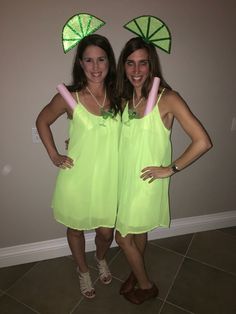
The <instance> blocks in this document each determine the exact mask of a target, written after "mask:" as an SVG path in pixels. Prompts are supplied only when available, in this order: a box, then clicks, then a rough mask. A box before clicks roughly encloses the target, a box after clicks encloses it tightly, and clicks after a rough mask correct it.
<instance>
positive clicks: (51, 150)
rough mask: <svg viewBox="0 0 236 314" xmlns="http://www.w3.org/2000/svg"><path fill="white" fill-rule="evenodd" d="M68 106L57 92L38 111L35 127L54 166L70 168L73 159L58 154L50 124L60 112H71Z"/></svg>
mask: <svg viewBox="0 0 236 314" xmlns="http://www.w3.org/2000/svg"><path fill="white" fill-rule="evenodd" d="M68 110H69V109H68V106H67V104H66V103H65V101H64V99H63V98H62V97H61V95H59V94H57V95H55V96H54V97H53V99H52V100H51V102H50V103H49V104H48V105H46V106H45V107H44V108H43V110H42V111H41V112H40V113H39V115H38V117H37V120H36V127H37V130H38V133H39V136H40V138H41V140H42V142H43V144H44V146H45V148H46V150H47V152H48V155H49V157H50V159H51V160H52V162H53V164H54V165H55V166H58V167H61V168H63V169H64V168H70V167H72V166H73V160H72V159H71V158H69V157H67V156H64V155H60V154H59V153H58V151H57V148H56V145H55V142H54V139H53V134H52V132H51V129H50V125H51V124H52V123H54V122H55V121H56V120H57V119H58V118H59V117H60V116H61V115H62V114H64V113H66V112H67V114H71V113H70V112H69V111H68Z"/></svg>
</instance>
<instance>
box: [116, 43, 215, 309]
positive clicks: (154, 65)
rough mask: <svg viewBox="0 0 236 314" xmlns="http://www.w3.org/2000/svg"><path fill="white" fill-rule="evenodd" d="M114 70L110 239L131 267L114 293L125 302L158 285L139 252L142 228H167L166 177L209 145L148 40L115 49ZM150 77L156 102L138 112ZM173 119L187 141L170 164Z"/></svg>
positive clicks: (152, 292)
mask: <svg viewBox="0 0 236 314" xmlns="http://www.w3.org/2000/svg"><path fill="white" fill-rule="evenodd" d="M117 73H118V74H117V76H118V80H117V81H118V83H117V88H118V92H119V95H120V97H121V98H122V99H123V107H124V111H123V115H122V131H121V138H120V153H119V162H120V167H119V173H120V179H119V200H118V203H119V206H118V216H117V222H116V229H117V231H116V241H117V243H118V244H119V246H120V247H121V248H122V249H123V251H124V253H125V255H126V258H127V260H128V262H129V265H130V267H131V270H132V272H131V274H130V276H129V277H128V279H127V280H126V281H125V282H124V283H123V284H122V286H121V289H120V293H121V294H123V295H124V297H125V298H126V299H128V300H129V301H130V302H132V303H135V304H140V303H142V302H144V301H146V300H148V299H150V298H154V297H156V296H157V295H158V288H157V287H156V285H155V284H154V283H152V282H151V280H150V279H149V278H148V275H147V272H146V270H145V265H144V251H145V247H146V244H147V232H148V231H150V230H152V229H154V228H156V227H168V226H169V223H170V218H169V201H168V186H169V178H170V177H171V176H172V175H173V174H174V173H176V172H178V171H180V170H182V169H183V168H185V167H187V166H188V165H190V164H191V163H192V162H193V161H195V160H196V159H197V158H199V157H200V156H201V155H202V154H203V153H205V152H206V151H207V150H208V149H210V147H211V142H210V139H209V137H208V135H207V134H206V132H205V131H204V128H203V127H202V126H201V124H200V123H199V122H198V120H197V119H196V118H195V117H194V115H193V114H192V113H191V112H190V110H189V109H188V107H187V105H186V103H185V102H184V100H183V99H182V98H181V97H180V96H179V95H178V94H177V93H176V92H174V91H172V90H171V88H170V87H169V86H168V84H167V83H166V82H165V81H164V79H163V77H162V75H161V71H160V65H159V62H158V56H157V52H156V49H155V47H154V46H153V45H152V44H151V43H147V42H145V41H144V40H143V39H142V38H133V39H131V40H129V41H128V42H127V44H126V45H125V47H124V48H123V50H122V52H121V55H120V58H119V61H118V72H117ZM155 76H158V77H159V78H160V87H159V92H158V95H157V101H156V105H155V106H154V108H153V110H152V111H151V112H150V113H149V114H148V115H146V116H144V113H145V108H146V103H147V96H148V94H149V91H150V88H151V85H152V81H153V78H154V77H155ZM174 118H176V119H177V120H178V121H179V123H180V125H181V126H182V128H183V130H184V131H185V132H186V134H187V135H188V136H189V137H190V140H191V143H190V145H189V146H188V147H187V149H186V150H185V151H184V152H183V154H182V155H181V156H180V157H179V158H177V159H176V160H175V161H174V162H171V142H170V134H171V128H172V124H173V121H174ZM136 284H138V288H137V289H135V287H136Z"/></svg>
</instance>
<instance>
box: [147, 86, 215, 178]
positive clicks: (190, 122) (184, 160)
mask: <svg viewBox="0 0 236 314" xmlns="http://www.w3.org/2000/svg"><path fill="white" fill-rule="evenodd" d="M162 101H163V103H162V104H163V105H162V107H164V108H165V109H164V111H165V112H164V114H163V115H164V116H165V117H166V120H169V124H170V125H172V122H173V119H174V118H176V119H177V120H178V122H179V123H180V125H181V127H182V129H183V130H184V132H185V133H186V134H187V135H188V136H189V138H190V139H191V143H190V144H189V146H188V147H187V148H186V150H185V151H184V152H183V153H182V154H181V155H180V156H179V157H178V158H177V159H176V160H175V161H174V162H173V163H172V164H171V165H169V166H168V167H146V168H144V169H143V170H142V175H141V178H142V179H143V180H147V179H150V178H152V179H151V180H150V181H149V182H152V181H154V180H155V179H158V178H166V177H169V176H171V175H172V174H174V173H175V171H174V170H173V164H174V165H175V167H177V170H182V169H183V168H185V167H187V166H189V165H190V164H191V163H192V162H194V161H195V160H196V159H198V158H199V157H200V156H201V155H203V154H204V153H205V152H207V151H208V150H209V149H210V148H211V147H212V143H211V140H210V138H209V136H208V134H207V132H206V131H205V129H204V128H203V126H202V125H201V123H200V122H199V121H198V119H197V118H196V117H195V116H194V115H193V113H192V112H191V111H190V109H189V108H188V106H187V104H186V102H185V101H184V100H183V99H182V98H181V97H180V96H179V95H178V94H177V93H176V92H173V91H168V92H167V94H166V95H164V97H163V100H162ZM161 115H162V113H161ZM175 169H176V168H175Z"/></svg>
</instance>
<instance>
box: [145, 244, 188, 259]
mask: <svg viewBox="0 0 236 314" xmlns="http://www.w3.org/2000/svg"><path fill="white" fill-rule="evenodd" d="M149 244H150V245H153V246H156V247H159V248H161V249H163V250H165V251H167V252H171V253H175V254H176V255H179V256H184V254H182V253H179V252H177V251H174V250H171V249H169V248H167V247H164V246H162V245H160V244H156V243H149Z"/></svg>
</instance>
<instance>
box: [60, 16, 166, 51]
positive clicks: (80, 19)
mask: <svg viewBox="0 0 236 314" xmlns="http://www.w3.org/2000/svg"><path fill="white" fill-rule="evenodd" d="M104 25H105V22H104V21H102V20H100V19H98V18H97V17H96V16H94V15H91V14H87V13H80V14H77V15H74V16H72V17H71V18H70V19H69V20H68V21H67V22H66V23H65V25H64V26H63V29H62V45H63V50H64V52H65V53H67V52H68V51H70V50H71V49H72V48H74V47H75V46H76V45H77V44H78V43H79V42H80V41H81V40H82V39H83V38H84V37H86V36H88V35H90V34H93V33H94V32H96V31H97V30H98V29H99V28H101V27H102V26H104ZM124 28H126V29H128V30H129V31H131V32H132V33H134V34H136V35H137V36H139V37H142V38H143V40H145V41H146V42H147V43H151V44H153V45H154V46H156V47H158V48H160V49H161V50H163V51H165V52H167V53H170V50H171V34H170V30H169V29H168V27H167V25H166V24H165V23H164V22H163V21H162V20H160V19H159V18H157V17H155V16H151V15H142V16H139V17H136V18H134V19H133V20H131V21H129V22H128V23H126V24H125V25H124Z"/></svg>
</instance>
